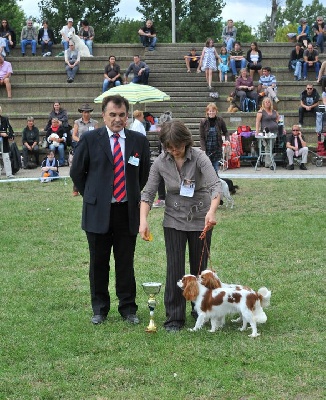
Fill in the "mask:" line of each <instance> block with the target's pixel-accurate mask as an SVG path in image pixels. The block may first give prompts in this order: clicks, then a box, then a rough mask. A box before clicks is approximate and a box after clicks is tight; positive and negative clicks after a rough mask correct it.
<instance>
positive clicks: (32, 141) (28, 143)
mask: <svg viewBox="0 0 326 400" xmlns="http://www.w3.org/2000/svg"><path fill="white" fill-rule="evenodd" d="M39 141H40V132H39V130H38V129H37V128H36V126H35V125H34V118H33V117H27V126H26V127H25V128H24V130H23V133H22V142H23V158H24V169H27V168H28V153H32V154H34V157H35V163H36V165H37V166H39V147H38V143H39ZM35 168H36V167H35Z"/></svg>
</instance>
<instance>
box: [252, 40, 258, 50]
mask: <svg viewBox="0 0 326 400" xmlns="http://www.w3.org/2000/svg"><path fill="white" fill-rule="evenodd" d="M251 44H253V45H254V46H255V50H256V51H258V44H257V42H251Z"/></svg>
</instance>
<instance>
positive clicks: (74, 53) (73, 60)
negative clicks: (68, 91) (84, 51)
mask: <svg viewBox="0 0 326 400" xmlns="http://www.w3.org/2000/svg"><path fill="white" fill-rule="evenodd" d="M79 63H80V52H79V51H78V50H76V49H75V44H74V42H69V47H68V50H65V64H66V72H67V82H68V83H72V82H73V81H74V79H75V76H76V74H77V72H78V70H79Z"/></svg>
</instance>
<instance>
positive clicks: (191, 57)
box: [184, 47, 200, 72]
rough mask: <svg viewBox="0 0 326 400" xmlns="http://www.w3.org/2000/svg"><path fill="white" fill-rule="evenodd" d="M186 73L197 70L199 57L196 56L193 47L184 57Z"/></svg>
mask: <svg viewBox="0 0 326 400" xmlns="http://www.w3.org/2000/svg"><path fill="white" fill-rule="evenodd" d="M184 59H185V62H186V66H187V72H191V69H197V68H198V62H199V60H200V55H198V54H197V52H196V49H195V48H194V47H193V48H192V49H191V50H190V53H189V54H188V55H187V56H184Z"/></svg>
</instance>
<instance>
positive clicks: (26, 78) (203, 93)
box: [0, 43, 325, 145]
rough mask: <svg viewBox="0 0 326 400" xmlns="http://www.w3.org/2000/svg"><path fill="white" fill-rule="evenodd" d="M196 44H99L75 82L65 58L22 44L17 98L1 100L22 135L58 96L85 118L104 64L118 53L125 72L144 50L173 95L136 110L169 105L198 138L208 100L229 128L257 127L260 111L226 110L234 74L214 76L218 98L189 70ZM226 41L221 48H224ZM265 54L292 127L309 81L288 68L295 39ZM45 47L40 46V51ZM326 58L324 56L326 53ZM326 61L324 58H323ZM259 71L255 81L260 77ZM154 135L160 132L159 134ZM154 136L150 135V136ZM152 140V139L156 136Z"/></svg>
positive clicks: (308, 122)
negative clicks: (83, 108)
mask: <svg viewBox="0 0 326 400" xmlns="http://www.w3.org/2000/svg"><path fill="white" fill-rule="evenodd" d="M193 46H194V47H196V48H197V51H198V52H199V53H200V52H201V50H202V48H203V43H196V44H195V45H194V44H192V43H183V44H159V45H158V46H157V50H156V51H155V52H148V51H146V50H144V48H143V47H142V46H140V45H137V44H136V45H134V44H112V45H111V44H101V45H99V44H95V45H94V57H87V58H82V61H81V66H80V71H79V73H78V74H77V76H76V79H75V82H74V83H72V84H68V83H67V82H66V74H65V69H64V59H63V57H41V56H36V57H31V56H28V54H30V48H28V50H27V55H26V56H25V57H22V56H21V52H20V47H19V46H18V47H17V48H15V49H13V51H12V52H11V54H10V56H9V57H8V61H10V62H11V63H12V65H13V69H14V74H13V76H12V91H13V99H12V100H8V99H7V98H6V97H5V96H6V93H5V90H4V89H3V88H2V89H0V104H1V105H2V108H3V114H4V115H8V116H9V117H10V121H11V123H12V126H13V128H14V130H15V132H17V136H18V139H17V141H18V143H20V139H19V135H20V132H21V131H22V129H23V128H24V127H25V126H26V117H27V116H29V115H32V116H34V118H35V120H36V123H35V124H36V126H37V127H38V128H39V129H40V130H42V129H43V128H44V126H45V124H46V122H47V118H48V114H49V112H50V110H51V108H52V104H53V101H55V100H59V101H60V102H61V103H62V106H63V107H64V108H65V109H66V110H67V111H68V116H69V122H70V124H71V125H72V124H73V121H74V120H75V119H77V118H79V117H80V114H79V113H78V111H77V110H78V107H79V106H80V105H81V104H83V103H85V102H88V103H90V104H93V101H94V98H95V97H97V96H98V95H100V94H101V91H102V81H103V72H104V67H105V65H106V64H107V63H108V58H109V56H110V55H111V54H112V55H115V56H116V57H117V62H118V64H119V65H120V67H121V70H122V71H125V69H126V68H127V67H128V65H129V63H130V62H132V59H133V55H135V54H139V55H140V56H141V58H142V59H143V60H145V61H146V62H147V64H148V65H149V67H150V69H151V73H150V79H149V84H150V85H152V86H155V87H157V88H159V89H161V90H163V91H164V92H166V93H168V94H169V95H170V97H171V100H170V101H168V102H161V103H151V104H147V105H146V106H145V105H144V104H141V105H135V106H134V107H133V109H136V108H139V109H142V110H145V109H146V110H147V111H149V112H151V113H152V114H153V115H155V116H159V115H160V114H161V113H163V112H165V111H167V110H170V111H172V113H173V117H174V118H176V119H181V120H183V121H184V122H185V123H186V124H187V126H188V127H189V128H190V129H191V131H192V133H193V134H194V137H195V140H196V142H198V127H199V122H200V119H201V118H203V117H204V115H205V108H206V105H207V104H208V103H209V102H212V101H214V102H216V104H217V106H218V109H219V115H221V116H222V117H223V118H224V119H225V122H226V125H227V127H228V130H229V132H232V131H234V130H235V129H236V127H237V126H238V125H243V124H245V125H250V126H251V127H252V128H254V127H255V118H256V114H255V113H242V112H238V113H234V114H230V113H228V112H227V108H228V106H229V103H228V102H227V100H226V99H227V97H228V96H229V94H230V93H231V92H232V91H233V90H234V87H235V83H234V82H232V79H231V76H230V77H229V81H228V82H227V83H221V82H218V77H217V74H214V78H213V89H212V90H213V91H217V92H218V93H219V95H220V96H219V98H218V99H216V100H213V99H212V98H211V97H210V96H209V91H208V89H207V84H206V81H205V74H204V73H200V74H197V73H195V72H194V73H191V74H189V73H187V72H186V68H185V63H184V59H183V56H184V55H185V54H188V52H189V49H190V48H191V47H193ZM220 46H221V44H219V43H218V44H217V45H216V47H217V49H218V50H219V48H220ZM242 47H243V49H244V51H246V50H247V49H249V43H248V44H243V46H242ZM259 47H260V49H261V51H262V53H263V59H264V65H269V66H271V67H272V70H273V73H275V75H276V77H277V81H278V87H279V98H280V99H281V100H282V101H281V102H280V103H279V104H278V105H277V108H278V111H279V112H280V113H281V114H283V115H285V124H286V127H287V128H289V127H290V126H291V124H293V123H297V121H298V105H299V95H300V93H301V91H302V90H303V89H304V87H305V85H306V82H295V81H293V74H292V73H290V72H289V71H288V69H287V63H288V57H289V54H290V51H291V49H292V48H293V44H292V43H282V44H277V43H264V44H260V46H259ZM61 51H62V46H61V45H56V46H55V47H54V51H53V54H54V55H56V54H58V53H59V52H61ZM39 53H40V49H39V48H38V54H39ZM324 58H325V56H324ZM321 61H323V59H322V60H321ZM258 78H259V76H258V74H256V75H255V82H257V81H258ZM308 78H309V82H311V83H312V82H314V80H315V76H314V73H313V72H312V71H311V72H309V76H308ZM92 116H93V118H95V119H97V120H98V121H99V122H100V124H101V123H102V116H101V107H100V105H99V104H94V112H93V114H92ZM314 125H315V121H314V120H313V119H312V118H309V117H306V118H305V127H304V128H303V131H304V133H305V136H306V139H307V140H308V142H309V143H311V144H313V145H314V144H315V143H316V134H315V132H314V130H315V128H314ZM154 136H155V135H154ZM151 137H152V134H150V136H149V138H151ZM151 140H152V139H151Z"/></svg>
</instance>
